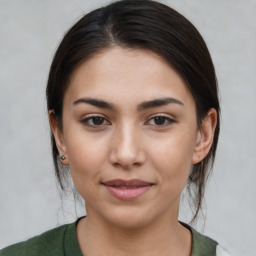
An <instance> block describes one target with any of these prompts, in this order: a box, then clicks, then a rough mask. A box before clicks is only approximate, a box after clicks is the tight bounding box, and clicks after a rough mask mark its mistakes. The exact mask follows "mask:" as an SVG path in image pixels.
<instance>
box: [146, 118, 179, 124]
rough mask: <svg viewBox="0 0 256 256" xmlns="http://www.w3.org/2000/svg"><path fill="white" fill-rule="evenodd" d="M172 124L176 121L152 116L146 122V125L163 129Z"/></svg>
mask: <svg viewBox="0 0 256 256" xmlns="http://www.w3.org/2000/svg"><path fill="white" fill-rule="evenodd" d="M173 123H176V121H175V120H173V119H171V118H169V117H167V116H154V117H152V118H150V119H149V121H147V124H149V125H155V126H159V127H165V126H168V125H171V124H173Z"/></svg>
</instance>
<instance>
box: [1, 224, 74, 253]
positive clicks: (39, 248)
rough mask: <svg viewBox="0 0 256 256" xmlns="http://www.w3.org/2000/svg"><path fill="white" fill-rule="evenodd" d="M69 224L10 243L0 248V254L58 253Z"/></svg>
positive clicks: (60, 250) (61, 249) (61, 248)
mask: <svg viewBox="0 0 256 256" xmlns="http://www.w3.org/2000/svg"><path fill="white" fill-rule="evenodd" d="M71 225H72V224H66V225H63V226H60V227H58V228H55V229H52V230H49V231H47V232H45V233H43V234H41V235H39V236H35V237H33V238H31V239H29V240H27V241H24V242H20V243H17V244H13V245H10V246H8V247H6V248H4V249H2V250H0V256H16V255H17V256H18V255H19V256H25V255H26V256H32V255H35V256H48V255H49V256H50V255H51V256H52V255H60V254H61V252H62V251H63V239H64V235H65V232H66V230H67V228H68V227H69V226H71ZM62 254H63V253H62Z"/></svg>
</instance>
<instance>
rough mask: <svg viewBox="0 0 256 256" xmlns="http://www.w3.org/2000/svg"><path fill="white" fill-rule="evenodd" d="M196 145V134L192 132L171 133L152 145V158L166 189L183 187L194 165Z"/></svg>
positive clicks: (180, 188)
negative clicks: (193, 157) (193, 158)
mask: <svg viewBox="0 0 256 256" xmlns="http://www.w3.org/2000/svg"><path fill="white" fill-rule="evenodd" d="M185 131H186V130H185ZM194 147H195V136H193V134H192V133H190V132H180V133H175V134H170V136H169V137H166V138H165V139H163V140H162V141H161V140H159V141H158V142H157V143H154V146H153V147H151V148H152V150H151V157H150V158H151V160H152V164H153V165H154V168H155V169H156V170H157V171H158V174H159V179H160V182H162V183H164V184H165V185H166V186H164V187H165V189H167V190H170V187H172V188H174V189H175V188H177V189H178V190H182V189H183V187H184V186H185V184H186V182H187V179H188V176H189V172H190V168H191V165H192V156H193V152H194ZM168 187H169V188H168Z"/></svg>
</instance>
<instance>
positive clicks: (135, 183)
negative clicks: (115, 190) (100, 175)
mask: <svg viewBox="0 0 256 256" xmlns="http://www.w3.org/2000/svg"><path fill="white" fill-rule="evenodd" d="M103 184H104V185H106V186H112V187H142V186H150V185H153V184H152V183H150V182H147V181H143V180H139V179H132V180H122V179H115V180H109V181H105V182H103Z"/></svg>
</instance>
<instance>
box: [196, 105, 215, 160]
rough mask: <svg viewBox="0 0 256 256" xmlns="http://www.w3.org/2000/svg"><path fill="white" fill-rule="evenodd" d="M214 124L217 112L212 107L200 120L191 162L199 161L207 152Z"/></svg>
mask: <svg viewBox="0 0 256 256" xmlns="http://www.w3.org/2000/svg"><path fill="white" fill-rule="evenodd" d="M216 125H217V112H216V110H215V109H214V108H211V109H210V110H209V111H208V113H207V115H206V116H205V118H204V119H203V120H202V124H201V127H200V130H199V131H198V134H197V140H196V145H195V150H194V153H193V157H192V164H197V163H199V162H200V161H202V160H203V159H204V158H205V157H206V156H207V154H208V153H209V151H210V149H211V146H212V142H213V139H214V132H215V128H216Z"/></svg>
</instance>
